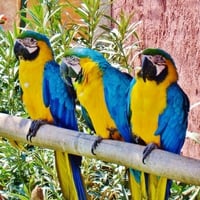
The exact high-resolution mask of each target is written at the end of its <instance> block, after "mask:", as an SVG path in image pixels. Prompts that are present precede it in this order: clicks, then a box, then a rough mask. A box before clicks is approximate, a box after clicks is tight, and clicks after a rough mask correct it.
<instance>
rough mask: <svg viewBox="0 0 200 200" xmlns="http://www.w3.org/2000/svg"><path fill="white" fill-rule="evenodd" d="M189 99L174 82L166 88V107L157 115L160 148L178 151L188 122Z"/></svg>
mask: <svg viewBox="0 0 200 200" xmlns="http://www.w3.org/2000/svg"><path fill="white" fill-rule="evenodd" d="M188 111H189V99H188V97H187V95H186V94H185V93H184V92H183V90H182V89H181V88H180V87H179V86H178V84H176V83H174V84H173V85H171V86H170V87H169V88H168V89H167V107H166V109H165V110H164V112H163V114H162V115H160V117H159V126H158V129H157V131H156V135H158V134H160V135H161V149H164V150H167V151H170V152H173V153H177V154H179V153H180V150H181V148H182V146H183V143H184V140H185V134H186V130H187V124H188Z"/></svg>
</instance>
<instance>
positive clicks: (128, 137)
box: [61, 47, 133, 153]
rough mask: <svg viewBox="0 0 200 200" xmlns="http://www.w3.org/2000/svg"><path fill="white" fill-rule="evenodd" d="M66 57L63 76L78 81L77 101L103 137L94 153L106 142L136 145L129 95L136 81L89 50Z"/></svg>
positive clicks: (71, 51) (75, 50)
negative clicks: (131, 83) (128, 110)
mask: <svg viewBox="0 0 200 200" xmlns="http://www.w3.org/2000/svg"><path fill="white" fill-rule="evenodd" d="M65 55H66V56H65V57H64V58H63V63H64V64H65V66H67V67H63V70H64V72H63V74H64V73H67V74H68V75H71V77H72V78H75V83H74V85H75V89H76V94H77V98H78V100H79V102H80V104H81V106H82V107H83V108H84V110H85V111H86V112H87V113H88V116H89V120H88V118H86V121H90V120H91V123H89V124H92V127H94V130H95V132H96V134H97V135H98V136H99V138H98V139H97V141H96V142H95V143H94V145H93V147H92V149H91V150H92V153H94V150H95V148H96V146H97V145H98V143H99V142H100V141H101V140H102V139H115V140H123V141H127V142H133V137H132V133H131V129H130V126H129V121H128V120H127V95H128V89H129V85H130V82H131V81H132V77H131V76H129V75H127V74H126V73H123V72H121V71H119V70H118V69H116V68H115V67H113V66H111V65H110V64H109V63H108V61H107V60H106V59H105V58H104V57H103V55H102V54H101V53H99V52H98V51H95V50H92V49H89V48H84V47H75V48H71V49H69V50H68V51H67V52H66V54H65ZM63 63H62V64H61V66H62V65H63V66H64V64H63ZM90 126H91V125H90Z"/></svg>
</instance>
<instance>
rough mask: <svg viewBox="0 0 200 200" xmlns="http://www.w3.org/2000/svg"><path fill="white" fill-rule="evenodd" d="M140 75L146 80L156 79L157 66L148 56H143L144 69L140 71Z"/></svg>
mask: <svg viewBox="0 0 200 200" xmlns="http://www.w3.org/2000/svg"><path fill="white" fill-rule="evenodd" d="M140 76H141V77H142V78H143V80H144V82H146V79H148V80H154V79H155V77H156V66H155V65H154V64H153V63H152V62H151V60H149V59H148V57H147V56H143V57H142V69H141V71H140Z"/></svg>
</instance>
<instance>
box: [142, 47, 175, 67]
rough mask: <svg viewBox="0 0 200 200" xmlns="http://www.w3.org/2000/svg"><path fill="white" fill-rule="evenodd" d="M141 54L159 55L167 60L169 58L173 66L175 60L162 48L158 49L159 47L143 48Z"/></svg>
mask: <svg viewBox="0 0 200 200" xmlns="http://www.w3.org/2000/svg"><path fill="white" fill-rule="evenodd" d="M142 54H143V55H152V56H154V55H161V56H163V57H164V58H166V59H167V60H170V61H171V62H172V63H173V65H174V66H175V62H174V60H173V58H172V57H171V55H170V54H168V53H167V52H166V51H164V50H162V49H159V48H148V49H145V50H144V51H143V52H142Z"/></svg>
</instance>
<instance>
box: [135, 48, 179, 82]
mask: <svg viewBox="0 0 200 200" xmlns="http://www.w3.org/2000/svg"><path fill="white" fill-rule="evenodd" d="M141 57H142V69H141V70H140V71H139V73H138V75H139V77H142V78H143V80H144V82H146V80H148V81H156V83H157V84H159V83H161V82H163V81H164V80H165V79H167V78H168V77H170V80H171V79H172V80H173V79H174V81H176V80H177V78H178V77H177V72H176V67H175V63H174V61H173V59H172V57H171V56H170V55H169V54H168V53H167V52H165V51H164V50H162V49H158V48H148V49H145V50H144V51H143V52H142V54H141Z"/></svg>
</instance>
